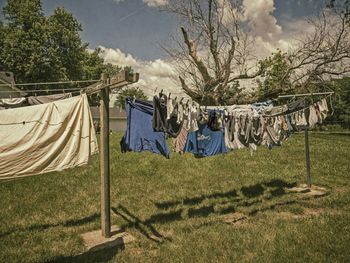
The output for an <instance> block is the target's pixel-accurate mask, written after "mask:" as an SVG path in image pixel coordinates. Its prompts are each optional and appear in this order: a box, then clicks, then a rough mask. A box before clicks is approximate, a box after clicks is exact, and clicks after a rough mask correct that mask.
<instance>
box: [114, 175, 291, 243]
mask: <svg viewBox="0 0 350 263" xmlns="http://www.w3.org/2000/svg"><path fill="white" fill-rule="evenodd" d="M294 186H296V183H288V182H285V181H283V180H272V181H269V182H262V183H259V184H255V185H251V186H243V187H241V188H240V189H239V190H235V189H233V190H230V191H227V192H223V193H221V192H217V193H212V194H206V195H200V196H194V197H189V198H184V199H181V200H171V201H165V202H159V203H155V205H156V207H157V208H158V209H164V210H167V209H172V211H165V212H160V213H157V214H154V215H151V216H150V217H149V218H148V219H145V220H141V219H140V218H138V217H137V216H136V215H135V214H133V213H132V212H130V211H129V210H128V209H127V208H126V207H124V206H122V205H119V206H118V207H116V208H112V210H113V212H114V213H115V214H117V215H119V216H121V217H122V218H123V219H124V220H125V221H126V222H127V223H126V224H125V225H123V226H122V227H123V228H132V227H134V228H135V229H136V230H138V231H139V232H140V233H141V234H142V235H144V236H145V237H146V238H148V239H150V240H152V241H155V242H161V241H163V240H168V241H169V240H170V239H169V238H165V237H164V236H162V235H161V234H160V233H159V232H158V231H157V230H156V229H155V227H154V226H153V224H166V223H169V222H173V221H181V220H186V218H195V217H207V216H209V215H210V214H218V215H222V214H228V213H234V212H235V211H236V209H237V208H238V207H250V206H253V205H255V204H259V203H262V202H263V201H264V200H272V199H273V198H276V197H278V196H282V195H285V194H286V191H285V189H286V188H292V187H294ZM263 195H265V196H264V197H263V198H262V196H263ZM204 201H208V202H211V203H212V204H210V205H208V204H206V205H203V206H201V207H197V206H200V205H201V204H202V203H203V202H204ZM294 202H296V201H293V200H289V201H287V202H281V203H276V204H274V205H270V206H269V207H267V208H266V207H265V208H261V209H255V210H253V211H251V212H250V213H249V215H255V214H256V213H257V212H259V211H265V210H268V209H274V208H275V207H277V206H280V205H284V204H291V203H294ZM216 207H219V208H217V209H215V208H216ZM170 241H171V240H170Z"/></svg>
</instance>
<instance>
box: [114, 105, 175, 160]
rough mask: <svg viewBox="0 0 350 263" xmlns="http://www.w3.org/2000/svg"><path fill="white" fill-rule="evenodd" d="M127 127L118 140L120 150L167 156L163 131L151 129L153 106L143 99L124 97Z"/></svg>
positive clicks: (167, 150) (167, 151)
mask: <svg viewBox="0 0 350 263" xmlns="http://www.w3.org/2000/svg"><path fill="white" fill-rule="evenodd" d="M125 111H126V114H127V128H126V131H125V134H124V136H123V138H122V140H121V142H120V145H121V149H122V152H127V151H134V152H141V151H150V152H153V153H159V154H162V155H164V156H165V157H167V158H169V154H170V153H169V149H168V146H167V144H166V140H165V133H164V132H156V131H154V130H153V125H152V123H153V122H152V119H153V112H154V109H153V106H152V104H149V103H147V102H144V101H140V100H135V101H132V100H131V99H126V103H125Z"/></svg>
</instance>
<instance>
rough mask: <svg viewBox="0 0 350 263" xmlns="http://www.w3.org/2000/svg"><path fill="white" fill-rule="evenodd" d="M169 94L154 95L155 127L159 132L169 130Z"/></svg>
mask: <svg viewBox="0 0 350 263" xmlns="http://www.w3.org/2000/svg"><path fill="white" fill-rule="evenodd" d="M167 99H168V98H167V96H165V95H164V94H160V96H159V97H158V96H154V97H153V129H154V131H157V132H167V130H168V125H167Z"/></svg>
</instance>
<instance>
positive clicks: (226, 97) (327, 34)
mask: <svg viewBox="0 0 350 263" xmlns="http://www.w3.org/2000/svg"><path fill="white" fill-rule="evenodd" d="M349 1H350V0H330V5H329V6H328V8H325V9H323V10H322V11H321V13H320V14H319V16H317V17H314V18H310V19H308V21H309V23H310V25H311V29H312V30H311V31H310V32H309V33H307V34H306V35H305V36H304V37H303V38H302V39H301V40H299V41H298V43H297V44H296V45H295V46H294V48H293V49H292V50H291V51H290V52H289V53H287V54H285V60H286V61H285V63H283V65H284V66H285V67H286V68H285V69H284V71H283V74H280V73H281V70H278V72H279V74H280V75H279V76H278V77H277V78H273V79H276V81H277V82H276V83H275V87H279V89H278V90H279V91H282V90H283V91H286V90H289V91H290V90H293V89H294V88H295V87H300V86H303V87H306V88H307V87H308V86H309V85H310V84H313V83H319V82H322V81H325V80H327V79H329V78H332V77H334V76H343V75H346V74H348V73H349V72H350V61H349V58H350V54H349V52H350V39H349V37H350V27H349ZM166 11H168V12H171V13H174V14H176V15H177V16H178V17H180V18H181V23H182V26H181V28H180V29H181V30H180V34H179V36H178V38H176V37H174V38H173V40H174V41H173V43H175V47H164V46H163V48H164V49H165V50H166V51H167V52H168V54H169V55H170V56H171V58H172V59H173V60H175V62H176V66H177V68H178V71H179V80H180V82H181V85H182V88H183V90H184V91H185V92H186V93H187V94H188V95H189V96H190V97H192V98H193V99H195V100H196V101H198V102H200V103H202V104H214V105H218V104H225V103H237V102H243V101H242V100H241V99H242V97H240V96H241V93H240V91H241V90H240V89H239V88H238V87H239V85H238V84H237V82H238V81H240V80H243V79H254V78H257V77H258V76H261V74H262V73H264V74H265V76H266V68H264V66H266V65H267V64H269V63H261V62H260V63H257V62H258V61H257V59H256V57H254V56H253V55H252V54H253V48H254V46H253V42H252V39H254V36H252V35H250V34H249V29H247V24H246V21H244V17H243V13H244V10H243V8H242V1H241V0H170V3H169V5H168V6H167V7H166ZM272 62H273V61H272ZM270 65H271V63H270ZM275 69H276V67H275ZM275 71H276V70H275ZM275 93H278V92H274V94H275ZM270 95H271V93H270V94H266V96H270ZM266 96H265V97H266ZM256 98H257V97H253V96H251V97H250V99H253V100H254V99H256ZM260 99H262V98H261V97H260ZM244 102H247V100H245V101H244Z"/></svg>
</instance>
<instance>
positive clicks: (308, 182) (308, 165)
mask: <svg viewBox="0 0 350 263" xmlns="http://www.w3.org/2000/svg"><path fill="white" fill-rule="evenodd" d="M332 94H334V92H333V91H330V92H316V93H305V94H293V95H280V96H278V98H292V97H310V96H318V95H332ZM304 137H305V165H306V185H307V187H308V188H311V187H312V185H311V161H310V142H309V129H308V127H307V126H305V129H304Z"/></svg>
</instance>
